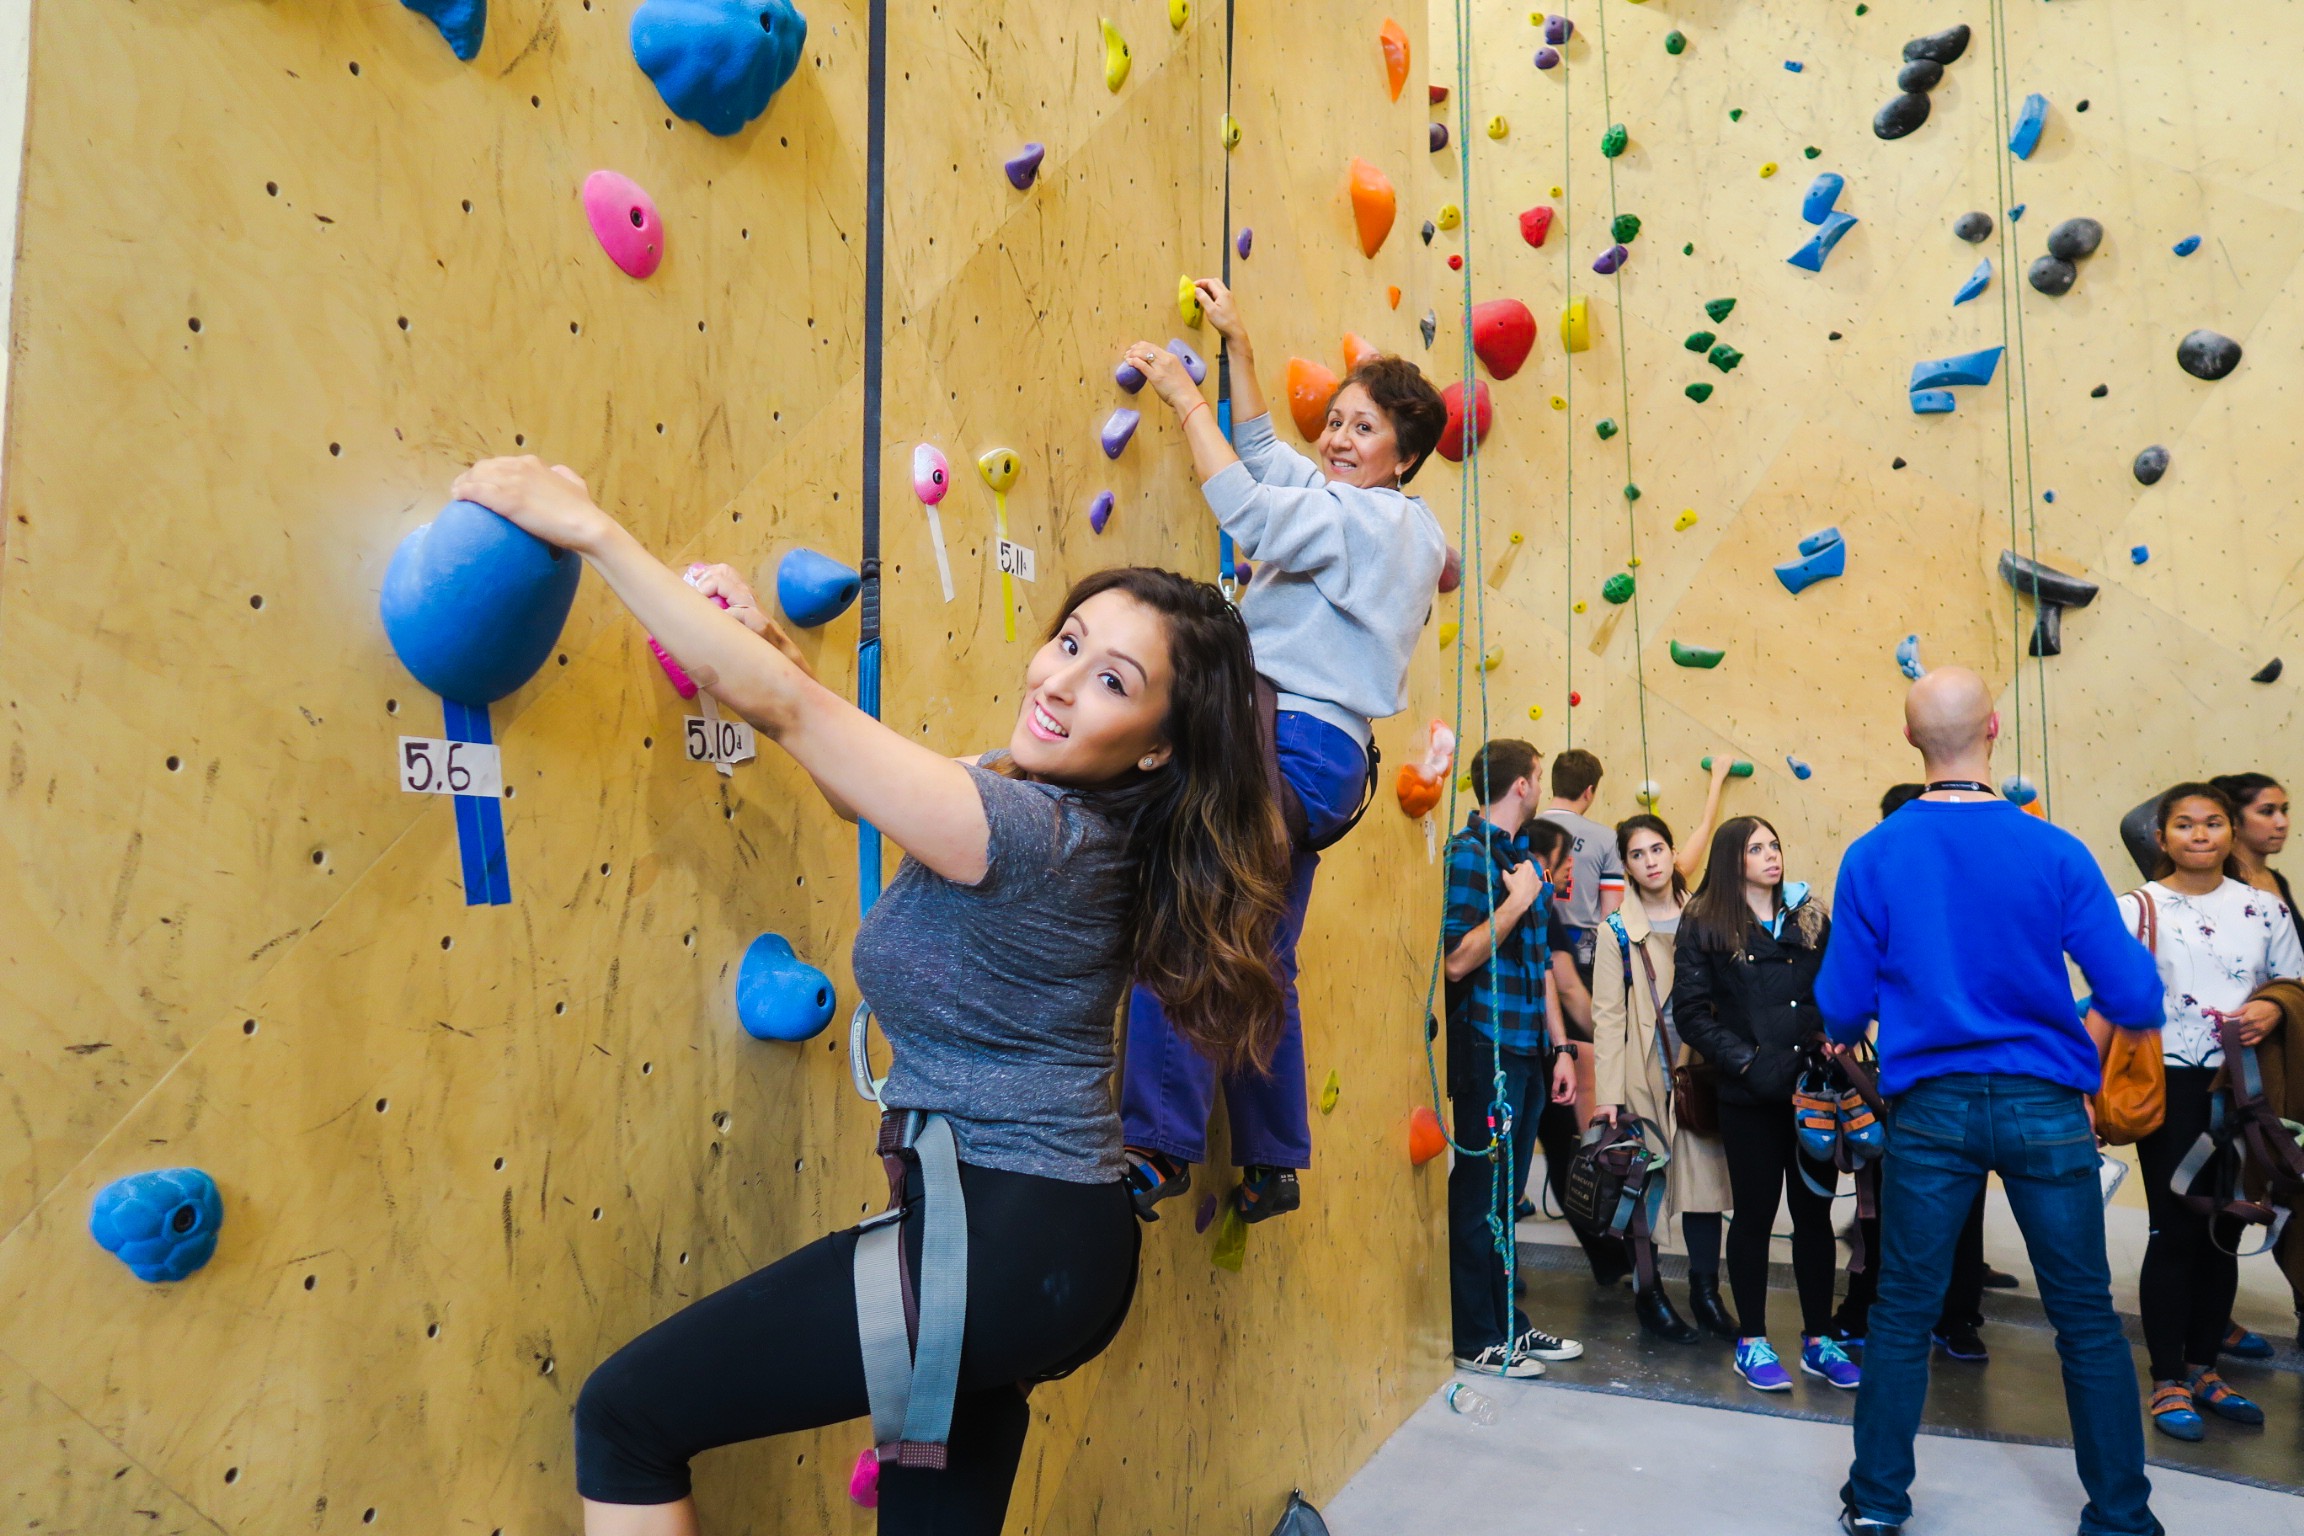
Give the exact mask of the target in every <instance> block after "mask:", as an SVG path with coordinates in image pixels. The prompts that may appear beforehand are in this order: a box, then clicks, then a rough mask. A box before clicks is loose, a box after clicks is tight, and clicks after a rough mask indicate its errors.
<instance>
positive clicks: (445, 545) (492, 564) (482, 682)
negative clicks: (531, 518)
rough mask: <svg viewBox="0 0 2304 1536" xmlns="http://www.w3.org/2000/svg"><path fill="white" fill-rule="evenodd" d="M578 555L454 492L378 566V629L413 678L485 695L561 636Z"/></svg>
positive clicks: (506, 689) (513, 684)
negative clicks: (380, 581)
mask: <svg viewBox="0 0 2304 1536" xmlns="http://www.w3.org/2000/svg"><path fill="white" fill-rule="evenodd" d="M583 574H584V562H583V561H581V560H579V559H577V558H576V557H575V556H574V555H571V554H569V553H568V552H567V551H566V550H561V549H554V548H553V547H552V546H551V545H549V544H547V543H545V542H544V541H543V540H542V539H539V538H537V537H536V536H535V535H534V534H531V533H526V532H523V531H522V530H520V529H519V528H516V527H514V526H513V525H512V524H511V523H509V522H506V521H505V520H504V519H503V518H501V517H498V516H497V515H496V514H495V513H493V512H491V511H489V510H488V509H487V508H486V507H483V506H481V505H480V504H479V503H478V502H472V501H452V502H450V503H448V505H447V506H445V507H443V508H441V510H440V515H439V516H438V517H436V518H434V519H433V520H432V521H431V522H428V523H426V524H424V525H423V526H422V527H420V528H417V529H416V530H414V531H413V532H411V533H410V534H409V535H408V537H406V538H404V539H402V540H401V541H400V547H399V548H398V549H395V550H394V551H392V562H391V564H389V565H388V566H386V567H385V568H384V594H383V598H382V600H381V601H380V602H379V603H378V608H379V610H380V611H381V613H382V615H383V619H384V634H385V636H386V638H388V639H389V640H390V641H391V642H392V649H393V651H394V653H395V654H397V655H398V656H399V658H400V662H401V665H403V666H405V667H406V668H407V669H408V670H409V671H410V672H412V673H414V674H415V677H416V681H418V682H420V683H422V684H423V685H424V686H425V687H427V688H429V689H431V690H432V691H433V692H434V693H437V694H439V695H440V696H441V697H442V698H444V699H454V700H455V701H456V702H457V703H459V704H473V705H482V704H492V703H494V702H495V701H496V700H498V699H500V698H502V697H504V695H506V694H508V693H510V692H511V691H512V690H513V689H515V688H517V687H519V686H520V685H521V684H522V683H525V682H526V681H528V679H529V678H531V677H534V676H535V675H536V669H537V668H538V667H541V666H542V665H544V660H545V658H546V657H548V656H550V655H551V654H552V647H553V646H554V645H555V644H557V643H558V642H559V639H560V626H561V625H562V624H564V623H566V622H567V619H568V608H569V605H570V604H572V603H573V602H575V600H576V583H577V580H578V579H579V578H580V577H581V576H582V575H583Z"/></svg>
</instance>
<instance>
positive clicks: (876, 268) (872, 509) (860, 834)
mask: <svg viewBox="0 0 2304 1536" xmlns="http://www.w3.org/2000/svg"><path fill="white" fill-rule="evenodd" d="M864 31H865V65H864V78H865V84H864V494H863V509H862V519H863V553H862V556H861V558H860V559H858V561H857V562H856V567H857V571H858V572H859V574H861V575H862V576H863V578H864V590H863V602H862V606H861V607H860V608H859V609H858V612H857V628H856V707H857V708H858V709H861V710H862V711H864V713H865V714H867V715H870V716H871V717H872V718H873V719H875V720H877V719H879V718H880V364H881V356H880V325H881V313H882V308H883V304H884V301H885V289H886V283H885V276H886V270H887V265H888V260H887V228H886V226H887V222H888V218H887V211H888V0H870V3H869V5H868V7H867V15H866V19H865V26H864ZM937 558H938V559H939V560H941V559H942V558H943V550H942V547H941V545H939V547H938V550H937ZM879 899H880V829H879V828H878V827H876V826H874V825H872V823H871V822H869V821H866V820H865V819H864V818H862V817H858V818H857V819H856V915H857V917H858V918H863V917H865V916H867V915H869V914H870V912H871V911H872V903H874V902H875V901H878V900H879Z"/></svg>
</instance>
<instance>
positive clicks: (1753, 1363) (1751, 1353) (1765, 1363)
mask: <svg viewBox="0 0 2304 1536" xmlns="http://www.w3.org/2000/svg"><path fill="white" fill-rule="evenodd" d="M1841 1358H1842V1359H1846V1358H1847V1356H1845V1355H1843V1356H1841ZM1736 1374H1737V1375H1739V1376H1741V1377H1743V1378H1744V1385H1746V1386H1748V1387H1750V1388H1751V1389H1752V1390H1753V1391H1755V1392H1789V1391H1791V1390H1792V1373H1791V1372H1790V1371H1787V1370H1786V1369H1784V1363H1783V1362H1782V1361H1780V1360H1778V1359H1777V1358H1776V1346H1775V1345H1773V1344H1771V1343H1769V1342H1768V1341H1767V1340H1766V1339H1738V1340H1737V1341H1736Z"/></svg>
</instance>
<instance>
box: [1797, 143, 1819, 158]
mask: <svg viewBox="0 0 2304 1536" xmlns="http://www.w3.org/2000/svg"><path fill="white" fill-rule="evenodd" d="M1800 153H1802V154H1804V155H1806V156H1807V157H1808V158H1809V159H1811V160H1813V159H1815V158H1816V157H1817V156H1818V155H1820V154H1822V153H1824V151H1822V150H1820V149H1818V148H1817V147H1816V146H1815V145H1813V144H1811V145H1809V146H1808V147H1807V148H1806V149H1804V150H1802V151H1800Z"/></svg>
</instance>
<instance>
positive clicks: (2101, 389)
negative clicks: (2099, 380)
mask: <svg viewBox="0 0 2304 1536" xmlns="http://www.w3.org/2000/svg"><path fill="white" fill-rule="evenodd" d="M2110 393H2112V386H2111V385H2109V384H2099V385H2097V386H2096V387H2095V388H2094V389H2092V390H2090V391H2088V398H2089V399H2091V400H2101V399H2103V398H2104V397H2105V396H2106V395H2108V394H2110Z"/></svg>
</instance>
